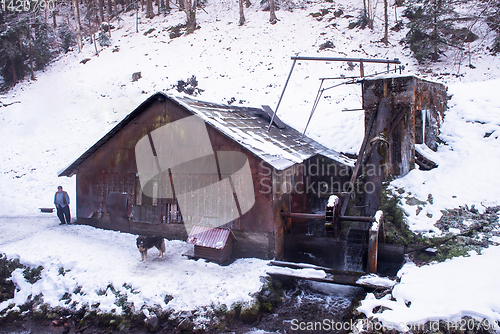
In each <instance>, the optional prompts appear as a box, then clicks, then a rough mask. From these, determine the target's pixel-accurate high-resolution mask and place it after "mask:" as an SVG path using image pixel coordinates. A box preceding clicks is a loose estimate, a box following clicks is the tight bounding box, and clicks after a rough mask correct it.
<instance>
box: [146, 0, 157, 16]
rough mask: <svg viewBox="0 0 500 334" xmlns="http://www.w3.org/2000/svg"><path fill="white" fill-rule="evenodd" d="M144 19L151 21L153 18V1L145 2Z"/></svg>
mask: <svg viewBox="0 0 500 334" xmlns="http://www.w3.org/2000/svg"><path fill="white" fill-rule="evenodd" d="M146 17H147V18H149V19H152V18H153V17H155V13H154V11H153V0H147V3H146Z"/></svg>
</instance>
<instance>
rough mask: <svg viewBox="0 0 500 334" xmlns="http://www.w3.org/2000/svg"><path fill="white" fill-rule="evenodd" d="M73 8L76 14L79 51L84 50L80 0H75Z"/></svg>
mask: <svg viewBox="0 0 500 334" xmlns="http://www.w3.org/2000/svg"><path fill="white" fill-rule="evenodd" d="M73 10H74V14H75V26H76V41H77V43H78V52H82V27H81V25H80V9H79V7H78V0H73Z"/></svg>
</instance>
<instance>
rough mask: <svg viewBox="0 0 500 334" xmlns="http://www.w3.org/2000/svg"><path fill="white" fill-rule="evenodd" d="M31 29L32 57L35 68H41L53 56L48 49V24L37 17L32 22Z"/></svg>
mask: <svg viewBox="0 0 500 334" xmlns="http://www.w3.org/2000/svg"><path fill="white" fill-rule="evenodd" d="M33 31H34V38H33V58H34V61H35V70H42V69H44V68H45V65H47V64H48V62H49V61H51V60H52V58H53V56H52V52H51V50H50V38H49V26H48V25H47V23H45V22H42V21H41V20H40V19H39V18H36V21H35V23H34V24H33Z"/></svg>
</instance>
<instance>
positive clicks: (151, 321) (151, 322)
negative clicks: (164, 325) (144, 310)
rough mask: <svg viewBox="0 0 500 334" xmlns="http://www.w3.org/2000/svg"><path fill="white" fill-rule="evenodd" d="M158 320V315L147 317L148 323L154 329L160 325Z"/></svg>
mask: <svg viewBox="0 0 500 334" xmlns="http://www.w3.org/2000/svg"><path fill="white" fill-rule="evenodd" d="M158 322H159V321H158V317H157V316H156V315H153V316H151V317H149V318H147V319H146V324H147V325H148V326H150V327H151V328H152V329H156V328H157V327H158Z"/></svg>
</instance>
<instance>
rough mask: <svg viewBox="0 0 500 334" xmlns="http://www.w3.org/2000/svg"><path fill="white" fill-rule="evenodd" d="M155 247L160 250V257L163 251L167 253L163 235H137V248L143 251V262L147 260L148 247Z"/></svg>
mask: <svg viewBox="0 0 500 334" xmlns="http://www.w3.org/2000/svg"><path fill="white" fill-rule="evenodd" d="M153 247H156V248H157V249H158V250H159V251H160V253H159V254H158V258H162V257H163V253H165V239H164V238H162V237H146V236H142V235H141V236H139V237H137V248H139V252H141V262H146V260H147V256H148V249H150V248H153Z"/></svg>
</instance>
